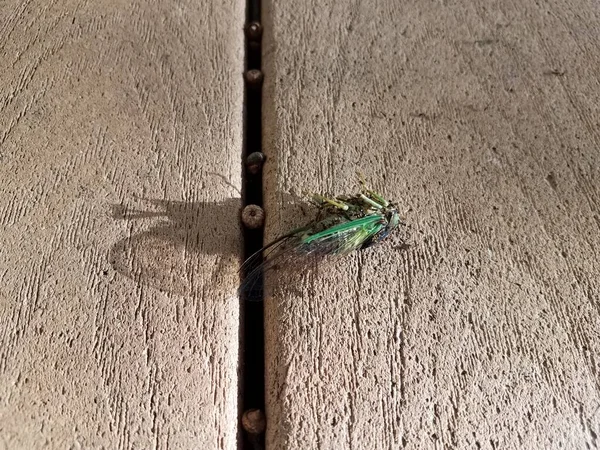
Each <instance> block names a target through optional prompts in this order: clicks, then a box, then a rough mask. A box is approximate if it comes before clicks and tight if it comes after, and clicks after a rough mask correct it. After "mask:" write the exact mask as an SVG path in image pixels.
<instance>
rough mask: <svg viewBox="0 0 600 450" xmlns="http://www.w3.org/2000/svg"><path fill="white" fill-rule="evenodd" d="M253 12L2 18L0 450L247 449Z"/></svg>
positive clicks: (121, 7) (116, 7)
mask: <svg viewBox="0 0 600 450" xmlns="http://www.w3.org/2000/svg"><path fill="white" fill-rule="evenodd" d="M243 21H244V4H243V2H239V1H226V2H224V3H223V2H221V3H220V6H219V8H213V6H212V5H211V4H210V3H209V2H197V1H188V0H177V1H174V2H159V1H151V2H143V1H137V0H135V1H126V2H123V1H113V0H101V1H96V2H92V1H70V0H64V1H42V0H28V1H16V0H11V1H8V2H3V5H2V7H1V8H0V42H2V44H1V46H0V78H1V79H2V84H1V86H0V160H1V164H0V179H1V180H2V183H1V186H0V194H1V195H0V221H1V223H2V228H1V230H0V248H2V251H1V252H0V330H1V331H0V448H6V449H11V450H12V449H37V448H57V449H58V448H65V449H66V448H71V449H77V448H86V449H89V448H110V449H116V448H123V449H130V448H140V449H141V448H143V449H151V448H154V449H166V448H169V449H184V448H186V449H187V448H219V449H225V448H229V449H231V448H237V436H236V435H237V415H238V414H237V408H238V403H237V396H238V381H237V366H238V327H239V313H238V300H237V295H236V288H237V284H238V275H237V268H238V267H239V253H240V246H239V236H240V231H239V227H238V208H239V191H238V188H239V186H240V185H241V180H240V172H241V170H240V168H241V163H240V155H241V138H242V123H241V120H242V102H243V84H242V77H241V72H242V70H243V35H242V33H241V31H240V30H241V29H242V26H243Z"/></svg>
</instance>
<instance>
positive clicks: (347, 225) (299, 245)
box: [242, 178, 404, 285]
mask: <svg viewBox="0 0 600 450" xmlns="http://www.w3.org/2000/svg"><path fill="white" fill-rule="evenodd" d="M361 186H362V189H361V192H360V193H359V194H357V195H354V196H351V197H347V196H339V197H335V198H328V197H326V196H323V195H320V194H313V195H312V196H311V197H312V198H311V201H312V203H313V204H315V205H316V206H317V208H318V214H317V217H316V218H315V220H313V221H312V222H310V223H309V224H307V225H306V226H304V227H301V228H297V229H295V230H292V231H291V232H289V233H288V234H286V235H284V236H281V237H279V238H278V239H276V240H274V241H273V242H271V243H269V244H268V245H266V246H265V247H263V248H262V249H261V250H259V251H258V252H257V253H255V254H254V255H252V256H251V257H250V258H248V260H246V262H245V263H244V265H243V266H242V269H243V270H245V271H246V273H247V275H246V281H245V282H244V283H243V285H244V284H245V285H248V284H249V283H252V282H253V281H252V280H254V279H255V278H256V277H257V275H259V274H260V273H263V272H264V271H267V270H269V269H270V268H272V267H275V266H277V265H286V264H288V263H295V262H296V261H297V260H298V259H299V258H306V257H308V256H317V257H319V256H327V255H345V254H348V253H351V252H352V251H354V250H359V249H364V248H367V247H370V246H372V245H374V244H377V243H378V242H380V241H381V240H383V239H385V238H386V237H387V236H388V235H389V234H390V232H392V231H393V230H395V229H397V228H398V227H399V226H401V225H404V224H403V223H402V220H401V218H400V214H399V213H398V209H397V207H396V205H395V204H393V203H391V202H389V201H388V200H386V199H385V198H384V197H383V196H382V195H380V194H378V193H377V192H375V191H372V190H370V189H368V188H367V187H366V184H365V182H364V180H363V179H362V178H361ZM261 255H263V256H264V257H265V260H264V261H263V262H262V263H261V264H258V265H257V259H260V256H261ZM253 266H254V267H253ZM248 269H249V270H248Z"/></svg>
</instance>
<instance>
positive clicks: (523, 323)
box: [263, 0, 600, 449]
mask: <svg viewBox="0 0 600 450" xmlns="http://www.w3.org/2000/svg"><path fill="white" fill-rule="evenodd" d="M265 17H266V18H267V22H266V23H265V37H264V42H263V43H264V45H265V50H264V53H265V86H264V89H265V99H266V104H265V105H264V122H265V151H266V152H267V154H268V158H269V160H268V163H267V166H266V168H265V171H266V177H265V178H266V180H267V189H266V192H267V198H266V211H267V222H268V223H267V227H268V229H267V234H268V236H267V238H268V239H269V238H273V237H275V236H276V235H278V234H280V233H281V232H284V231H286V230H288V229H289V228H290V227H292V226H294V225H296V224H298V223H301V222H302V221H303V220H306V219H302V217H299V216H301V214H298V211H300V210H299V209H296V206H295V205H293V204H290V201H289V198H290V197H289V196H288V195H287V194H293V195H300V194H302V192H303V191H313V192H314V191H316V192H323V191H324V192H330V193H337V194H340V193H349V192H353V191H354V189H355V187H356V183H355V180H356V179H355V176H354V171H355V170H356V169H362V171H363V172H364V173H365V174H366V176H367V178H369V179H371V180H373V183H374V185H375V187H376V188H377V189H379V190H381V191H383V192H384V193H385V194H386V195H387V196H388V197H390V198H392V199H397V200H398V201H399V202H400V204H401V208H407V209H408V208H410V210H409V211H408V212H407V213H406V220H407V222H408V223H409V224H410V225H411V227H412V246H411V248H410V249H409V250H408V251H403V250H400V249H397V248H396V247H397V245H395V243H394V242H388V243H386V244H383V245H381V246H379V247H374V248H372V249H369V250H367V251H364V252H362V253H359V254H355V255H353V256H351V257H348V258H346V259H344V260H343V261H341V262H340V263H339V264H335V265H329V266H327V267H323V268H322V269H320V270H318V271H317V272H312V273H310V274H309V275H307V276H306V277H304V278H302V280H301V281H300V282H296V283H295V285H294V286H289V285H287V286H286V285H285V283H284V282H283V281H282V280H284V279H286V278H287V277H288V274H286V273H285V271H283V272H282V271H280V272H274V273H273V274H271V276H270V281H271V282H273V281H276V280H277V279H279V283H280V285H279V287H276V288H275V290H274V291H273V292H272V295H270V297H269V298H268V299H267V303H266V311H267V312H266V319H265V320H266V342H267V344H266V350H267V367H266V371H267V378H268V379H267V394H268V397H267V423H268V425H267V430H268V431H267V432H268V436H267V440H268V444H269V445H270V448H287V449H294V448H323V449H325V448H331V449H334V448H335V449H338V448H361V449H367V448H368V449H375V448H381V449H384V448H408V449H416V448H483V449H499V448H502V449H522V448H530V449H534V448H535V449H539V448H560V447H561V446H562V448H597V446H598V439H599V437H598V435H599V434H600V425H599V424H600V392H599V388H600V381H599V374H598V371H599V369H600V367H599V364H600V363H599V358H598V356H597V355H598V354H600V334H599V329H600V328H599V325H600V298H599V295H598V290H599V284H598V283H599V282H598V280H599V275H600V270H599V263H598V256H599V254H598V253H599V243H600V240H599V237H598V236H599V226H600V218H599V213H598V205H599V202H600V192H599V188H598V186H597V180H598V177H599V175H600V173H599V172H600V161H599V146H600V131H599V127H598V124H599V121H600V118H599V117H600V109H599V107H598V105H600V83H599V78H598V74H597V68H598V67H600V45H599V43H600V27H599V26H598V25H599V24H600V7H599V6H598V4H597V3H594V2H588V1H583V0H555V1H551V2H534V1H532V0H527V1H524V2H499V1H498V2H491V3H490V2H485V1H474V2H457V1H441V2H440V1H435V2H433V1H432V2H422V1H412V0H411V1H408V2H393V1H384V2H353V1H341V2H340V1H338V2H329V3H323V2H320V3H314V2H308V3H302V2H301V3H290V2H287V3H286V2H270V4H269V5H268V7H267V10H266V11H265ZM268 239H267V240H268ZM281 284H283V287H281Z"/></svg>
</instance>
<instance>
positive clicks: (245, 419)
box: [242, 409, 267, 435]
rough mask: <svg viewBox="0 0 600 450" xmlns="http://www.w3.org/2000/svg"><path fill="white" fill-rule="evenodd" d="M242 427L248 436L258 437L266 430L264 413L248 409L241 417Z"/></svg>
mask: <svg viewBox="0 0 600 450" xmlns="http://www.w3.org/2000/svg"><path fill="white" fill-rule="evenodd" d="M242 427H244V430H245V431H246V433H248V434H253V435H260V434H263V433H264V432H265V429H266V428H267V419H266V417H265V413H263V412H262V411H261V410H260V409H248V410H246V411H245V412H244V414H243V415H242Z"/></svg>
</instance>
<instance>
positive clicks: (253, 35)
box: [246, 22, 263, 41]
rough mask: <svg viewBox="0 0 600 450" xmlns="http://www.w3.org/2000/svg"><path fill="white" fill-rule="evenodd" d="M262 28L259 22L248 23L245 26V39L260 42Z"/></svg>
mask: <svg viewBox="0 0 600 450" xmlns="http://www.w3.org/2000/svg"><path fill="white" fill-rule="evenodd" d="M262 32H263V28H262V25H261V24H260V22H250V23H249V24H248V25H246V38H247V39H248V40H250V41H260V38H261V37H262Z"/></svg>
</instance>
